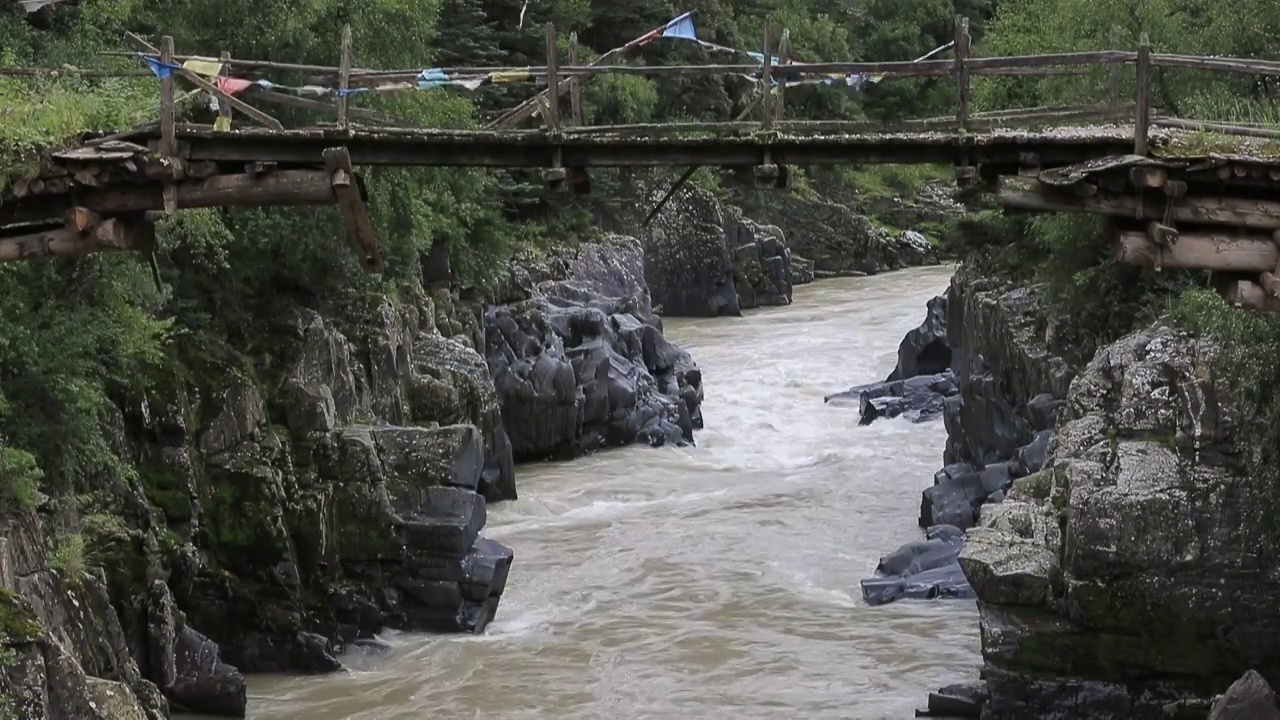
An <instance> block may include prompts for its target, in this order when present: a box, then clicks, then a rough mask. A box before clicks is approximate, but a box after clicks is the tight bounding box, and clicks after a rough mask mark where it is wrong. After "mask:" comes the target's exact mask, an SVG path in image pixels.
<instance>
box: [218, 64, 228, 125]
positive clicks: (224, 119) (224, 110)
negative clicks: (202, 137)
mask: <svg viewBox="0 0 1280 720" xmlns="http://www.w3.org/2000/svg"><path fill="white" fill-rule="evenodd" d="M219 59H221V60H222V70H221V72H219V73H218V74H219V75H223V76H225V75H229V74H230V73H231V67H230V66H229V65H228V64H227V61H229V60H230V59H231V52H230V51H228V50H223V51H222V55H221V56H220V58H219ZM218 125H219V129H221V130H230V129H231V103H229V102H223V101H219V102H218Z"/></svg>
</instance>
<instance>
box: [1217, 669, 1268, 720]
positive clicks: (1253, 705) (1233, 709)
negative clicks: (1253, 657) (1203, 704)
mask: <svg viewBox="0 0 1280 720" xmlns="http://www.w3.org/2000/svg"><path fill="white" fill-rule="evenodd" d="M1209 720H1280V708H1277V706H1276V694H1275V692H1273V691H1272V690H1271V686H1270V685H1268V684H1267V681H1266V679H1265V678H1263V677H1262V675H1260V674H1258V672H1257V671H1255V670H1249V671H1248V672H1246V673H1245V674H1244V675H1242V676H1240V679H1239V680H1236V681H1235V682H1234V683H1231V687H1229V688H1227V691H1226V692H1225V693H1223V694H1222V695H1220V696H1219V697H1217V698H1215V699H1214V701H1213V708H1212V709H1211V710H1210V711H1209Z"/></svg>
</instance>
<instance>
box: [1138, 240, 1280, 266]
mask: <svg viewBox="0 0 1280 720" xmlns="http://www.w3.org/2000/svg"><path fill="white" fill-rule="evenodd" d="M1116 260H1117V262H1120V263H1123V264H1126V265H1137V266H1139V267H1146V268H1158V267H1163V268H1174V269H1200V270H1213V271H1216V272H1247V273H1254V274H1257V273H1262V272H1269V271H1271V270H1273V269H1274V268H1275V266H1276V261H1277V260H1280V250H1278V249H1277V247H1276V244H1275V243H1274V242H1273V241H1272V240H1271V237H1270V236H1267V235H1241V234H1234V233H1228V232H1212V231H1202V232H1197V233H1194V234H1192V233H1181V234H1180V236H1179V237H1178V242H1176V243H1174V244H1172V245H1169V246H1165V247H1161V246H1160V245H1157V244H1156V243H1155V242H1153V241H1152V240H1151V238H1149V237H1147V234H1146V233H1145V232H1139V231H1125V232H1121V233H1120V234H1119V241H1118V244H1117V249H1116Z"/></svg>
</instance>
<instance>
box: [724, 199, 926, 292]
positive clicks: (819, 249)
mask: <svg viewBox="0 0 1280 720" xmlns="http://www.w3.org/2000/svg"><path fill="white" fill-rule="evenodd" d="M735 202H739V203H741V207H742V208H743V211H744V212H745V213H746V214H747V215H748V216H750V217H752V218H754V219H755V220H756V222H760V223H766V224H769V225H774V226H777V227H778V228H780V229H781V230H782V232H783V233H784V234H785V236H786V238H787V245H788V247H790V248H791V252H792V253H794V254H796V255H800V256H803V257H805V258H808V259H810V260H812V261H813V267H814V270H815V271H817V272H819V273H823V274H826V275H849V274H866V275H873V274H875V273H879V272H884V271H887V270H898V269H901V268H905V267H912V266H916V265H937V264H938V256H937V253H936V251H935V250H934V248H933V246H932V244H931V243H929V241H928V240H927V239H925V238H924V236H923V235H921V234H920V233H918V232H910V231H908V232H902V231H893V230H889V229H887V228H885V227H883V226H881V225H879V224H877V223H875V222H873V221H872V220H870V219H869V218H868V217H866V216H865V215H861V214H859V213H858V212H856V211H855V210H853V209H852V208H851V207H849V206H848V205H844V204H841V203H838V202H833V201H831V200H827V199H825V198H823V197H821V196H819V195H815V194H811V193H805V192H800V191H796V192H788V193H780V192H777V191H755V190H752V191H747V192H744V193H740V197H737V198H735ZM877 217H880V216H879V215H878V214H877ZM909 226H910V225H899V227H909Z"/></svg>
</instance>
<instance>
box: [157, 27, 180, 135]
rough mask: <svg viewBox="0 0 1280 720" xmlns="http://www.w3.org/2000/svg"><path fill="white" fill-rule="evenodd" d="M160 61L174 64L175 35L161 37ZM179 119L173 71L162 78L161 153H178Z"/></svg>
mask: <svg viewBox="0 0 1280 720" xmlns="http://www.w3.org/2000/svg"><path fill="white" fill-rule="evenodd" d="M160 62H162V63H165V64H169V65H172V64H173V37H172V36H170V35H165V36H164V37H162V38H160ZM176 126H177V119H176V117H175V114H174V105H173V73H170V74H169V75H168V76H166V77H164V78H162V79H161V80H160V154H161V155H164V156H166V157H173V156H175V155H177V154H178V141H177V138H176V136H175V132H174V128H175V127H176Z"/></svg>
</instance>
